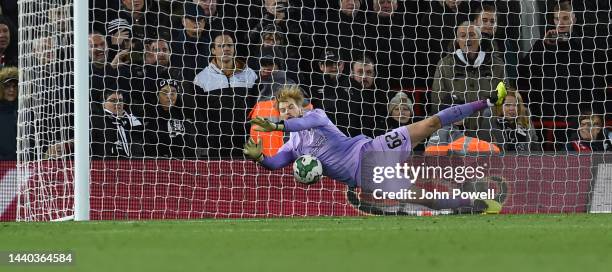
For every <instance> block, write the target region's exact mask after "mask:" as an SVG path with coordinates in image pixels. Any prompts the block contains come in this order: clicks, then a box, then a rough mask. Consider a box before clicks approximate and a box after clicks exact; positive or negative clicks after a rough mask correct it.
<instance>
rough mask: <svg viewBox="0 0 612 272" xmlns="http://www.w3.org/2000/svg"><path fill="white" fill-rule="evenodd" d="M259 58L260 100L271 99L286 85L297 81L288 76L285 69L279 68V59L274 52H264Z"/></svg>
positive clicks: (258, 85) (258, 88)
mask: <svg viewBox="0 0 612 272" xmlns="http://www.w3.org/2000/svg"><path fill="white" fill-rule="evenodd" d="M264 54H265V55H264V56H262V57H261V58H260V59H259V62H260V65H259V67H260V68H259V77H258V80H257V83H256V85H257V90H258V92H257V93H258V94H259V98H258V99H257V100H258V101H262V100H271V99H272V98H274V94H275V93H276V92H277V91H278V90H279V89H280V88H282V87H283V86H285V85H293V84H295V82H294V81H293V80H291V79H289V78H288V77H287V74H286V73H285V71H283V70H279V67H280V65H279V61H278V60H277V58H275V57H274V55H275V54H274V53H273V52H268V53H264Z"/></svg>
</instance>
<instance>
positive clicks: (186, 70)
mask: <svg viewBox="0 0 612 272" xmlns="http://www.w3.org/2000/svg"><path fill="white" fill-rule="evenodd" d="M181 22H182V25H183V28H181V29H177V30H176V31H174V33H173V36H174V37H173V39H172V45H171V47H172V66H173V67H176V68H178V69H180V70H181V73H182V78H185V79H188V80H193V79H194V78H195V76H196V75H197V74H198V73H199V72H200V71H202V70H203V69H204V67H206V66H207V65H208V58H209V56H210V31H209V29H210V28H209V25H208V18H207V16H206V15H205V12H204V10H203V9H202V8H201V7H200V6H198V5H196V4H193V3H189V2H188V3H185V14H184V16H183V18H182V20H181Z"/></svg>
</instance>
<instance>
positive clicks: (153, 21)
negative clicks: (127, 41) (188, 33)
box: [118, 0, 170, 41]
mask: <svg viewBox="0 0 612 272" xmlns="http://www.w3.org/2000/svg"><path fill="white" fill-rule="evenodd" d="M155 7H156V5H154V4H151V3H150V1H146V0H121V5H120V7H119V10H118V18H123V19H126V20H127V21H128V22H129V24H130V26H131V29H132V35H133V37H134V38H135V39H136V40H139V41H143V40H145V39H153V38H157V37H163V38H166V39H167V38H169V34H170V33H169V32H168V29H166V28H158V27H159V19H160V18H161V17H163V13H162V14H159V13H158V12H157V11H156V10H155ZM160 15H161V16H160Z"/></svg>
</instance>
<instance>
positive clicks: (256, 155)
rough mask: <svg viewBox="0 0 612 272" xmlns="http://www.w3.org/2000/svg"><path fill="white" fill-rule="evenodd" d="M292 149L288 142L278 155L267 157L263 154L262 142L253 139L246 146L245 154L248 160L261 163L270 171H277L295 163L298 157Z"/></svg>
mask: <svg viewBox="0 0 612 272" xmlns="http://www.w3.org/2000/svg"><path fill="white" fill-rule="evenodd" d="M292 149H293V147H292V146H291V142H288V143H286V144H285V145H283V147H281V149H280V150H279V152H278V153H277V154H276V155H274V156H271V157H266V156H264V154H263V152H262V147H261V140H257V142H255V141H253V139H249V141H248V142H247V143H246V144H245V145H244V150H243V152H244V155H246V156H247V157H248V158H250V159H252V160H254V161H256V162H258V163H261V165H263V166H264V167H265V168H267V169H269V170H276V169H279V168H283V167H285V166H287V165H289V164H290V163H292V162H293V161H295V159H296V156H295V153H294V152H293V151H292Z"/></svg>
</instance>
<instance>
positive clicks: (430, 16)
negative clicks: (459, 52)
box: [417, 0, 468, 86]
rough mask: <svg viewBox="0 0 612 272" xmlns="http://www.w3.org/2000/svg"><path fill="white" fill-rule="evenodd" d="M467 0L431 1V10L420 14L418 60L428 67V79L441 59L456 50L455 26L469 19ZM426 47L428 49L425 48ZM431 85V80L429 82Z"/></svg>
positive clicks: (428, 84) (420, 63)
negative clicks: (465, 3)
mask: <svg viewBox="0 0 612 272" xmlns="http://www.w3.org/2000/svg"><path fill="white" fill-rule="evenodd" d="M462 2H467V1H465V0H439V1H429V4H430V7H429V10H430V12H423V13H421V14H420V19H419V29H418V30H417V33H418V35H419V36H418V43H419V44H418V45H417V47H418V48H423V49H421V50H419V51H417V60H418V64H419V65H424V66H425V67H427V68H428V69H427V76H426V78H427V79H431V78H433V77H434V73H435V71H436V69H437V66H436V65H435V64H437V63H438V62H439V61H440V59H442V58H443V57H444V56H446V55H447V54H448V53H452V52H453V51H454V49H453V48H454V47H453V46H452V44H453V43H452V42H453V39H454V38H455V28H456V27H457V26H458V25H459V24H460V23H461V22H464V21H466V20H468V16H467V13H466V12H465V7H466V5H462ZM425 48H426V49H425ZM427 86H431V82H427Z"/></svg>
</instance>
